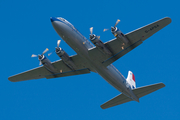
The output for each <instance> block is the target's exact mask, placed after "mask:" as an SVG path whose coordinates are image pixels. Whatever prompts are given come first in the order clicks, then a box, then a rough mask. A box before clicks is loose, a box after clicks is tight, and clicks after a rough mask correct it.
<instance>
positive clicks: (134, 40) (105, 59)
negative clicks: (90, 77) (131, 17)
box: [89, 17, 171, 67]
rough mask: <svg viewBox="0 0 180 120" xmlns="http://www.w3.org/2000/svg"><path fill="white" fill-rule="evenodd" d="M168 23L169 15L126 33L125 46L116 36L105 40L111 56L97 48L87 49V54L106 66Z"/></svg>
mask: <svg viewBox="0 0 180 120" xmlns="http://www.w3.org/2000/svg"><path fill="white" fill-rule="evenodd" d="M169 23H171V19H170V18H169V17H165V18H163V19H160V20H158V21H156V22H153V23H151V24H148V25H146V26H144V27H141V28H139V29H136V30H134V31H132V32H129V33H127V34H126V35H125V37H126V38H127V39H128V40H129V42H128V44H127V45H125V46H124V45H123V40H120V39H117V38H115V39H113V40H110V41H108V42H106V43H105V46H106V47H107V48H108V49H109V50H110V51H111V52H112V53H113V55H112V56H109V55H106V54H104V53H102V52H101V51H100V50H98V48H93V49H91V50H89V55H90V56H91V57H92V58H95V59H94V60H96V61H98V62H101V63H103V65H104V66H105V67H106V66H108V65H110V64H111V63H113V62H114V61H116V60H117V59H119V58H121V57H122V56H123V55H125V54H126V53H128V52H129V51H131V50H132V49H134V48H136V47H137V46H139V45H140V44H141V43H142V42H143V41H144V40H146V39H147V38H149V37H150V36H152V35H153V34H154V33H156V32H157V31H159V30H161V29H162V28H164V27H165V26H167V25H168V24H169Z"/></svg>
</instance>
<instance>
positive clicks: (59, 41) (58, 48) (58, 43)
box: [48, 40, 61, 56]
mask: <svg viewBox="0 0 180 120" xmlns="http://www.w3.org/2000/svg"><path fill="white" fill-rule="evenodd" d="M60 43H61V40H58V41H57V47H56V50H57V51H58V50H61V48H60V47H59V46H60ZM56 50H54V51H53V52H55V51H56ZM53 52H51V53H49V54H48V56H50V55H51V54H52V53H53Z"/></svg>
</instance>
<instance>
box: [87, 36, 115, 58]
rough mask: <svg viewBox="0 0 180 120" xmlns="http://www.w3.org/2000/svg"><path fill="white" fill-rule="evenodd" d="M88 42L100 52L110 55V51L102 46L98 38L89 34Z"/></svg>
mask: <svg viewBox="0 0 180 120" xmlns="http://www.w3.org/2000/svg"><path fill="white" fill-rule="evenodd" d="M90 40H91V42H92V43H93V44H94V45H95V46H96V47H97V48H99V49H100V50H102V51H103V52H104V53H105V54H108V55H112V53H111V52H110V50H109V49H108V48H107V47H106V46H105V45H104V43H103V42H102V41H101V40H100V39H99V37H98V36H96V35H94V34H93V35H91V34H90Z"/></svg>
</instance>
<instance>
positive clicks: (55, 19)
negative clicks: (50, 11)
mask: <svg viewBox="0 0 180 120" xmlns="http://www.w3.org/2000/svg"><path fill="white" fill-rule="evenodd" d="M50 20H51V22H54V21H57V20H58V19H57V18H56V17H50Z"/></svg>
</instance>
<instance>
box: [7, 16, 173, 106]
mask: <svg viewBox="0 0 180 120" xmlns="http://www.w3.org/2000/svg"><path fill="white" fill-rule="evenodd" d="M50 20H51V23H52V26H53V28H54V29H55V31H56V32H57V34H58V35H59V36H60V37H61V38H62V39H63V40H64V41H65V42H66V43H67V44H68V45H69V46H70V47H71V48H72V49H73V50H74V51H75V52H76V53H77V54H76V55H73V56H69V55H68V54H67V53H66V52H65V51H64V50H63V49H62V48H61V47H59V46H60V42H61V41H60V40H58V41H57V47H56V48H55V52H56V54H57V55H58V56H59V57H60V58H61V59H60V60H57V61H55V62H51V61H50V60H49V59H48V58H47V57H46V56H45V55H44V54H45V53H46V52H47V51H48V49H45V50H44V52H43V53H42V54H39V55H34V54H33V55H32V57H38V60H39V61H40V65H42V66H39V67H37V68H34V69H31V70H28V71H25V72H22V73H20V74H16V75H13V76H11V77H9V78H8V79H9V81H12V82H18V81H25V80H32V79H40V78H46V79H51V78H58V77H65V76H72V75H81V74H87V73H90V72H95V73H98V74H99V75H100V76H101V77H102V78H104V79H105V80H106V81H107V82H108V83H109V84H110V85H112V86H113V87H114V88H116V89H117V90H118V91H119V92H121V94H119V95H118V96H116V97H114V98H112V99H111V100H109V101H107V102H105V103H104V104H102V105H101V108H102V109H106V108H110V107H113V106H116V105H120V104H123V103H126V102H129V101H137V102H139V98H141V97H143V96H145V95H147V94H150V93H152V92H154V91H156V90H158V89H161V88H163V87H165V84H163V83H157V84H152V85H148V86H144V87H138V88H136V81H135V76H134V74H133V73H132V72H131V71H129V72H128V76H127V79H126V78H125V77H124V76H123V75H122V74H121V73H120V72H119V71H118V70H117V68H116V67H115V66H113V65H112V63H113V62H115V61H116V60H118V59H119V58H121V57H122V56H124V55H125V54H127V53H128V52H130V51H131V50H133V49H134V48H136V47H137V46H139V45H140V44H142V43H143V41H144V40H146V39H147V38H149V37H150V36H152V35H153V34H154V33H156V32H157V31H159V30H161V29H162V28H164V27H165V26H167V25H168V24H170V23H171V18H169V17H165V18H162V19H160V20H158V21H155V22H153V23H151V24H148V25H146V26H144V27H141V28H138V29H136V30H134V31H132V32H129V33H127V34H123V33H122V32H121V30H120V29H118V28H117V27H116V26H117V25H118V23H119V22H120V20H119V19H118V20H117V21H116V23H115V25H114V26H112V27H111V28H110V29H104V31H107V30H111V32H112V34H113V35H114V36H115V38H114V39H112V40H110V41H108V42H105V43H103V42H102V41H101V40H100V37H99V36H96V35H95V34H93V27H91V28H90V38H89V39H90V41H91V42H92V43H91V42H90V41H89V40H88V39H86V38H85V37H84V36H83V35H82V34H81V33H80V32H79V31H78V30H77V29H76V28H75V27H74V26H73V25H72V24H71V23H70V22H69V21H67V20H66V19H64V18H62V17H51V18H50ZM50 54H51V53H50Z"/></svg>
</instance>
